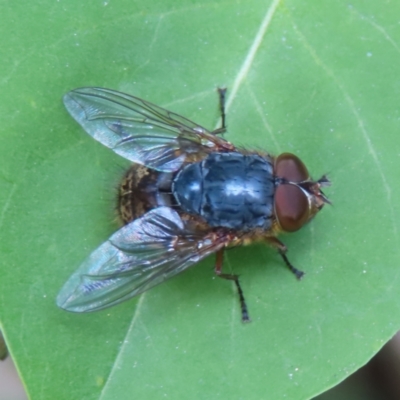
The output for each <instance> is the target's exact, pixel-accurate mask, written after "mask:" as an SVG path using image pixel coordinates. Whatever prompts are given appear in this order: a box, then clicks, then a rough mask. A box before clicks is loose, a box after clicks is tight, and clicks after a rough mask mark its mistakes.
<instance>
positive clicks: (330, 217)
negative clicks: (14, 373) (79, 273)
mask: <svg viewBox="0 0 400 400" xmlns="http://www.w3.org/2000/svg"><path fill="white" fill-rule="evenodd" d="M310 4H311V3H310V2H304V1H300V0H286V1H285V0H281V1H279V0H274V1H270V2H262V1H260V0H250V1H236V2H233V1H231V2H219V3H218V2H214V1H207V0H204V1H195V0H193V1H190V0H186V1H183V0H181V1H153V2H150V3H149V2H145V1H140V0H137V1H135V2H132V1H127V0H121V1H119V2H108V1H103V2H100V1H95V2H80V1H77V0H70V1H68V2H64V1H58V2H54V1H48V0H39V1H36V2H31V3H26V2H18V1H17V2H12V3H7V2H3V4H1V5H0V14H1V16H2V24H1V26H0V34H1V37H2V39H3V40H2V46H1V48H0V58H1V60H2V62H1V63H0V87H1V93H2V96H1V99H0V115H1V121H2V123H1V133H0V152H1V160H2V162H1V170H0V186H1V187H0V205H1V208H0V210H1V211H0V235H1V239H0V249H1V261H0V274H1V281H0V318H1V329H2V330H3V333H4V335H5V337H6V340H7V345H8V346H9V351H10V353H11V355H12V356H13V358H14V360H15V362H16V365H17V367H18V369H19V371H20V373H21V377H22V379H23V381H24V383H25V385H26V388H27V390H28V392H29V394H30V397H31V399H33V400H35V399H64V398H65V399H101V400H107V399H131V398H138V399H150V398H152V399H158V398H164V397H168V398H174V399H179V398H195V399H202V398H207V399H209V398H213V399H215V398H221V399H228V398H229V399H246V400H252V399H260V398H262V399H272V400H279V399H309V398H311V397H312V396H314V395H316V394H318V393H320V392H322V391H324V390H326V389H327V388H329V387H331V386H332V385H334V384H336V383H337V382H339V381H340V380H342V379H344V378H345V377H346V376H348V375H349V374H350V373H352V372H353V371H355V370H356V369H357V368H359V367H360V366H361V365H363V364H364V363H365V362H367V361H368V359H369V358H371V357H372V356H373V355H374V353H376V352H377V351H378V350H379V349H380V347H381V346H382V345H383V344H384V343H385V342H386V341H387V340H388V338H390V337H391V336H392V335H393V334H394V333H395V332H396V331H397V330H398V329H399V327H400V319H398V318H396V315H398V313H399V311H400V301H399V293H400V277H399V276H400V265H399V264H400V262H399V261H400V257H399V256H400V250H399V249H400V243H399V228H400V227H399V220H400V218H399V215H400V202H399V201H398V198H399V196H400V180H399V178H398V174H399V171H400V142H399V118H400V108H399V104H398V103H399V102H398V98H399V93H400V85H399V78H398V75H399V74H398V65H399V62H400V46H399V45H398V43H400V31H399V29H398V15H399V12H400V4H397V3H393V2H385V3H382V2H376V1H373V0H369V1H361V0H355V1H353V2H352V3H351V5H349V4H348V2H345V1H341V0H339V1H335V2H332V1H326V0H322V1H319V2H316V3H315V4H313V5H312V7H310ZM80 86H103V87H109V88H112V89H116V90H120V91H123V92H127V93H130V94H133V95H136V96H139V97H142V98H145V99H147V100H149V101H151V102H154V103H156V104H159V105H161V106H164V107H168V108H169V109H171V110H173V111H175V112H178V113H180V114H182V115H184V116H186V117H188V118H190V119H193V120H195V121H196V122H198V123H200V124H202V125H204V126H206V127H209V128H211V129H212V128H214V127H215V126H217V123H218V107H217V100H218V99H217V94H216V90H215V89H216V88H217V87H218V86H227V87H228V89H229V92H228V116H227V118H228V121H227V122H228V128H229V133H228V134H227V136H226V137H227V139H228V140H230V141H232V142H234V143H235V144H239V145H243V146H246V147H249V148H257V149H258V148H260V149H265V150H267V151H271V152H272V153H279V152H283V151H289V152H293V153H295V154H297V155H298V156H299V157H301V159H302V160H303V161H304V162H305V163H306V165H307V166H308V168H309V170H310V171H311V172H312V174H313V176H314V177H317V178H318V177H319V176H320V175H322V174H323V173H328V174H329V177H330V179H331V180H332V182H333V185H332V187H331V188H329V189H328V190H327V191H326V193H327V195H328V196H329V198H330V199H331V200H332V201H333V204H334V205H333V207H325V208H324V210H323V211H322V212H321V213H320V215H318V217H317V218H316V219H315V221H313V222H312V223H311V224H310V225H308V226H307V227H305V228H304V229H302V230H301V231H299V232H298V233H295V234H292V235H287V236H284V237H283V238H282V240H283V241H284V242H285V243H286V244H287V246H288V247H289V249H290V251H289V254H288V256H289V258H290V260H291V262H292V263H293V264H294V265H295V266H297V267H298V268H300V269H302V270H304V271H305V272H306V273H307V274H306V277H305V278H304V280H303V281H302V282H297V281H296V280H295V279H294V277H293V276H292V275H291V274H290V273H289V272H288V271H287V270H286V268H285V267H284V266H283V262H282V260H281V259H280V257H279V256H278V255H276V254H275V253H274V251H273V250H271V249H269V248H268V247H266V246H264V245H262V244H258V245H253V246H249V247H244V248H237V249H233V250H231V251H229V252H228V254H227V258H226V263H225V270H226V271H228V272H229V271H230V270H232V271H234V273H238V274H240V275H241V282H242V286H243V290H244V293H245V296H246V301H247V304H248V306H249V311H250V315H251V317H252V322H251V323H250V324H242V323H241V322H240V309H239V304H238V300H237V296H236V292H235V288H234V286H233V284H232V283H230V282H227V281H223V280H220V279H215V278H214V274H213V262H214V261H213V259H212V258H209V259H207V260H205V261H204V262H202V263H200V264H199V265H198V266H196V267H194V268H192V269H190V270H189V271H187V272H186V273H184V274H182V275H181V276H179V277H176V278H174V279H172V280H170V281H168V282H167V283H165V284H163V285H161V286H159V287H157V288H154V289H152V290H151V291H149V292H147V293H145V294H144V295H142V296H140V297H139V298H137V299H134V300H131V301H129V302H127V303H125V304H122V305H120V306H117V307H114V308H111V309H108V310H105V311H102V312H98V313H94V314H86V315H77V314H69V313H66V312H64V311H62V310H60V309H58V308H57V307H56V305H55V297H56V295H57V293H58V291H59V289H60V288H61V286H62V285H63V283H64V282H65V281H66V279H67V278H68V277H69V276H70V274H72V272H73V271H74V270H75V269H76V268H77V267H78V265H79V264H80V262H82V260H83V259H84V258H85V257H86V256H87V255H88V254H89V253H90V252H91V251H92V250H94V249H95V248H96V247H97V246H99V245H100V244H101V243H102V242H103V241H104V240H106V239H107V237H108V236H109V235H111V234H112V233H113V232H114V231H115V230H116V229H117V228H118V223H117V222H116V218H115V213H114V210H113V208H114V197H115V189H114V188H115V187H116V185H117V184H118V181H119V179H120V177H121V175H122V174H123V169H124V168H126V166H127V165H128V164H127V163H126V162H125V161H124V160H121V159H120V158H118V156H116V155H115V154H113V153H112V152H111V151H110V150H108V149H106V148H104V147H102V146H101V145H100V144H99V143H97V142H95V141H93V140H92V139H91V138H90V137H89V136H88V135H86V134H85V133H84V132H83V131H82V129H80V127H79V126H78V125H77V124H76V123H75V122H74V121H73V120H72V118H70V116H69V115H68V114H67V112H66V111H65V109H64V107H63V105H62V102H61V97H62V95H63V94H64V93H66V92H67V91H68V90H71V89H74V88H76V87H80ZM121 167H122V168H121Z"/></svg>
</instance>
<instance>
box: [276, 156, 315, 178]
mask: <svg viewBox="0 0 400 400" xmlns="http://www.w3.org/2000/svg"><path fill="white" fill-rule="evenodd" d="M275 176H277V177H278V178H284V179H286V180H288V181H291V182H302V181H305V180H307V179H308V178H309V173H308V170H307V167H306V166H305V165H304V164H303V161H301V160H300V158H298V157H296V156H295V155H294V154H291V153H282V154H281V155H279V156H278V158H277V159H276V160H275Z"/></svg>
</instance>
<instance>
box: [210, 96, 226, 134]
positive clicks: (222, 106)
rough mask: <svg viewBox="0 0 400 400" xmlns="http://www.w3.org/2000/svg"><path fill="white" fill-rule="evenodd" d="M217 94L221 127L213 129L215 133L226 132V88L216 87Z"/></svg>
mask: <svg viewBox="0 0 400 400" xmlns="http://www.w3.org/2000/svg"><path fill="white" fill-rule="evenodd" d="M218 95H219V111H220V113H221V127H220V128H217V129H215V130H214V131H213V133H214V134H215V135H219V134H221V133H224V132H226V125H225V121H226V114H225V96H226V88H218Z"/></svg>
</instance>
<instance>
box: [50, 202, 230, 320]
mask: <svg viewBox="0 0 400 400" xmlns="http://www.w3.org/2000/svg"><path fill="white" fill-rule="evenodd" d="M207 233H209V232H204V231H198V230H197V229H196V228H195V226H190V223H188V222H184V221H183V220H182V219H181V218H180V216H179V215H178V214H177V213H176V212H175V211H174V210H172V209H170V208H168V207H159V208H156V209H154V210H151V211H149V212H148V213H146V214H145V215H144V216H143V217H141V218H138V219H137V220H135V221H133V222H131V223H130V224H128V225H125V226H124V227H122V228H121V229H120V230H119V231H117V232H116V233H114V234H113V235H112V236H111V237H110V238H109V239H108V240H107V241H106V242H105V243H103V244H102V245H101V246H100V247H99V248H97V249H96V250H95V251H94V252H93V253H92V254H91V255H90V256H89V257H88V259H87V260H86V261H84V262H83V264H82V265H81V266H80V267H79V269H78V270H77V271H76V272H75V273H74V274H73V275H72V276H71V277H70V278H69V280H68V281H67V282H66V283H65V285H64V287H63V288H62V289H61V291H60V293H59V295H58V297H57V304H58V306H59V307H61V308H64V309H66V310H69V311H75V312H86V311H95V310H100V309H102V308H105V307H109V306H112V305H115V304H118V303H120V302H122V301H124V300H127V299H130V298H131V297H133V296H136V295H138V294H139V293H142V292H144V291H145V290H148V289H150V288H151V287H153V286H155V285H158V284H159V283H161V282H164V281H165V280H167V279H169V278H171V277H173V276H175V275H176V274H178V273H180V272H182V271H183V270H185V269H186V268H188V267H189V266H191V265H193V264H194V263H196V262H198V261H199V260H201V259H202V258H204V257H206V256H207V255H209V254H211V253H213V252H216V251H217V250H219V249H220V248H221V247H223V246H224V245H225V244H226V241H224V239H222V240H221V239H220V240H217V241H213V240H211V239H210V237H207Z"/></svg>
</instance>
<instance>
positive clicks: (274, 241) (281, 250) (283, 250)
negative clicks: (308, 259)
mask: <svg viewBox="0 0 400 400" xmlns="http://www.w3.org/2000/svg"><path fill="white" fill-rule="evenodd" d="M266 240H267V242H268V243H269V244H270V245H272V247H275V248H276V249H277V250H278V253H279V254H280V255H281V257H282V258H283V261H284V262H285V264H286V265H287V267H288V268H289V269H290V271H291V272H292V273H293V274H294V275H295V276H296V278H297V279H298V280H300V279H301V278H302V277H303V276H304V272H303V271H300V270H299V269H297V268H296V267H294V266H293V265H292V264H291V262H290V261H289V259H288V258H287V256H286V252H287V247H286V246H285V245H284V244H283V243H282V242H281V241H280V240H278V239H277V238H276V237H267V238H266Z"/></svg>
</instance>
